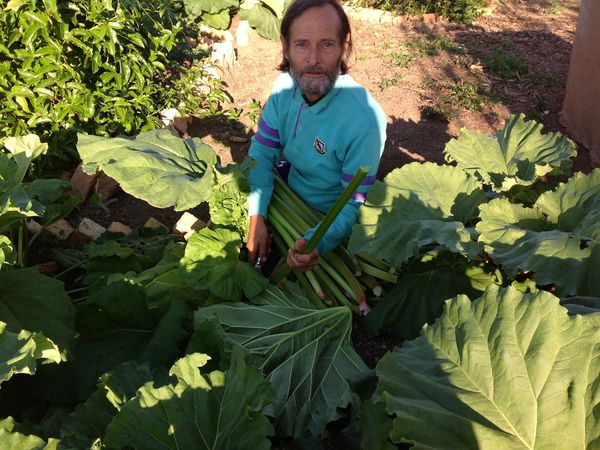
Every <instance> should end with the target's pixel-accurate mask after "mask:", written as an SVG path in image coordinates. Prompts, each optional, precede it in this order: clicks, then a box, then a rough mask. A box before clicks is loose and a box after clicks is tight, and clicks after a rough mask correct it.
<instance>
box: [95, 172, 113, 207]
mask: <svg viewBox="0 0 600 450" xmlns="http://www.w3.org/2000/svg"><path fill="white" fill-rule="evenodd" d="M118 189H119V183H117V182H116V181H115V180H114V179H112V178H111V177H109V176H108V175H106V174H105V173H104V172H102V173H100V174H99V175H98V178H97V179H96V185H95V187H94V191H95V192H96V194H97V195H98V198H99V199H100V201H101V202H105V201H106V200H108V199H109V198H111V197H112V196H113V195H114V194H115V192H117V190H118Z"/></svg>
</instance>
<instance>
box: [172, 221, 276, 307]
mask: <svg viewBox="0 0 600 450" xmlns="http://www.w3.org/2000/svg"><path fill="white" fill-rule="evenodd" d="M241 246H242V241H241V238H240V235H239V234H238V233H236V232H234V231H231V230H228V229H225V228H217V229H215V230H210V229H208V228H203V229H202V230H199V231H197V232H195V233H194V234H192V235H191V236H190V238H189V240H188V244H187V246H186V248H185V256H184V257H183V259H182V260H181V271H182V274H183V277H184V280H185V281H186V282H187V283H188V285H190V286H192V287H194V288H196V289H206V290H209V291H210V292H212V293H213V294H215V295H217V296H219V297H221V298H222V299H224V300H231V301H239V300H241V299H242V294H244V295H245V296H246V297H247V298H252V297H254V296H256V295H257V294H259V293H260V292H261V291H262V290H263V289H264V288H265V287H266V286H267V284H268V283H269V281H268V280H267V279H266V278H265V277H264V276H262V274H261V273H260V271H259V270H257V269H255V268H254V267H252V266H251V265H250V264H248V263H247V262H244V261H241V260H240V259H239V255H240V249H241Z"/></svg>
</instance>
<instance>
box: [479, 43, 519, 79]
mask: <svg viewBox="0 0 600 450" xmlns="http://www.w3.org/2000/svg"><path fill="white" fill-rule="evenodd" d="M484 64H485V66H486V68H487V69H488V70H489V71H491V72H493V73H495V74H496V75H498V76H500V77H501V78H502V79H503V80H510V79H513V78H515V77H516V76H517V75H525V74H527V73H528V72H529V67H528V66H527V61H525V58H523V57H522V56H514V55H512V54H509V53H505V52H503V51H501V50H500V49H499V48H497V47H496V48H495V49H493V50H492V53H490V54H489V55H488V56H487V57H486V58H485V60H484Z"/></svg>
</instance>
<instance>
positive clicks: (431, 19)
mask: <svg viewBox="0 0 600 450" xmlns="http://www.w3.org/2000/svg"><path fill="white" fill-rule="evenodd" d="M436 22H437V15H436V14H434V13H428V14H423V23H427V24H431V23H436Z"/></svg>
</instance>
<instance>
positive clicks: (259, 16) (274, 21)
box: [240, 2, 280, 41]
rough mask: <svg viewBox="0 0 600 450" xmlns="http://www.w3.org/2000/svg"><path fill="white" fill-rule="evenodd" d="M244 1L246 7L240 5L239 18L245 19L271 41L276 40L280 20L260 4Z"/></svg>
mask: <svg viewBox="0 0 600 450" xmlns="http://www.w3.org/2000/svg"><path fill="white" fill-rule="evenodd" d="M244 3H248V4H247V5H246V7H244V6H243V5H240V19H242V20H247V21H248V23H249V24H250V26H251V27H252V28H254V29H255V30H256V31H257V32H258V34H260V35H261V36H262V37H264V38H267V39H270V40H272V41H276V40H278V39H279V25H280V21H279V19H278V18H277V16H276V15H275V14H273V13H272V12H271V11H270V10H269V9H268V8H265V7H264V6H261V5H260V4H253V3H254V2H244Z"/></svg>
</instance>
